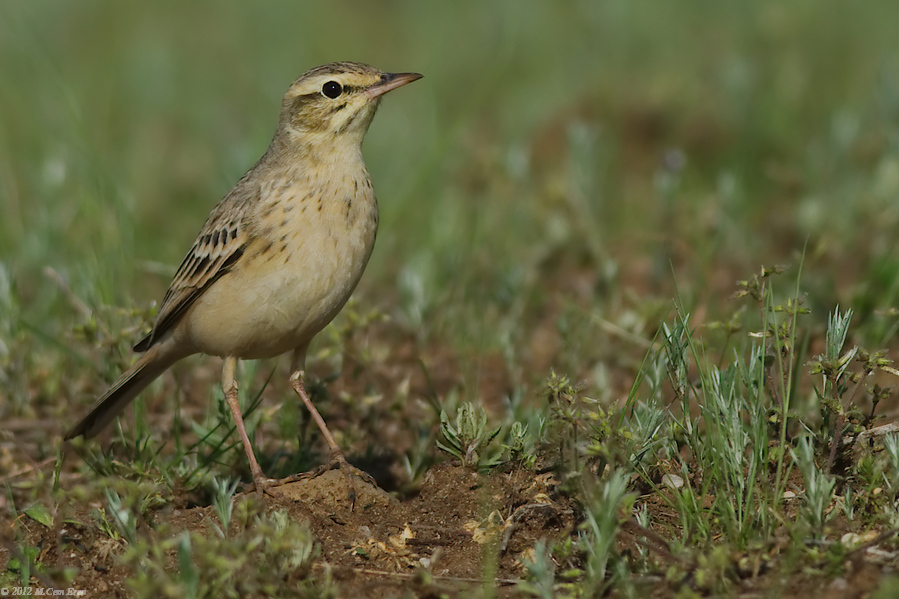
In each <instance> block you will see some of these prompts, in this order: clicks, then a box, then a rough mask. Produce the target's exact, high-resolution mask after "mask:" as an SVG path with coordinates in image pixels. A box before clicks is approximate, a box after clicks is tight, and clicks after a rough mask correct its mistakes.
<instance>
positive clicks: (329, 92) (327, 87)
mask: <svg viewBox="0 0 899 599" xmlns="http://www.w3.org/2000/svg"><path fill="white" fill-rule="evenodd" d="M322 93H323V94H324V95H325V96H327V97H329V98H331V99H332V100H333V99H334V98H336V97H337V96H339V95H340V94H342V93H343V88H342V87H340V84H339V83H337V82H336V81H328V82H327V83H325V84H324V85H323V86H322Z"/></svg>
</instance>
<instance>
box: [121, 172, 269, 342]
mask: <svg viewBox="0 0 899 599" xmlns="http://www.w3.org/2000/svg"><path fill="white" fill-rule="evenodd" d="M246 180H247V177H244V179H242V180H241V181H240V182H239V183H238V184H237V185H236V186H235V187H234V189H232V190H231V192H230V193H229V194H228V195H227V196H225V198H224V199H223V200H222V201H221V202H220V203H219V205H218V206H216V207H215V208H214V209H213V211H212V213H211V214H210V215H209V218H208V219H207V220H206V224H205V225H203V229H202V230H201V231H200V235H199V236H198V237H197V240H196V241H194V245H193V247H192V248H190V251H189V252H188V253H187V256H185V257H184V260H183V261H182V262H181V266H179V267H178V272H177V273H175V278H174V279H172V283H171V285H169V289H168V291H166V293H165V297H164V298H163V300H162V305H161V306H160V308H159V312H158V313H157V314H156V323H155V324H154V325H153V330H152V331H150V333H149V334H148V335H147V336H146V337H144V338H143V339H141V340H140V341H139V342H138V343H137V345H135V346H134V350H135V351H147V350H148V349H150V347H152V345H153V344H154V343H156V341H157V340H158V339H159V338H160V337H161V336H162V335H164V334H165V332H166V331H168V330H169V329H171V328H172V327H173V326H174V325H175V324H176V323H177V322H178V321H179V320H180V319H181V316H183V315H184V313H185V312H186V311H187V309H188V308H190V307H191V306H192V305H193V303H194V302H195V301H196V299H197V298H198V297H200V295H202V294H203V292H204V291H206V290H207V289H208V288H209V286H210V285H212V284H213V283H215V282H216V281H217V280H218V279H219V277H221V276H222V275H224V274H226V273H227V272H228V271H229V270H230V269H231V267H232V266H233V265H234V263H235V262H237V261H238V260H239V259H240V257H241V256H242V255H243V252H244V249H245V248H246V245H247V243H248V242H249V240H250V236H249V235H248V232H247V226H246V223H245V222H243V216H244V215H246V214H247V210H246V204H248V203H250V202H251V201H254V200H256V199H257V198H258V188H256V189H254V190H250V189H247V187H248V186H247V185H246Z"/></svg>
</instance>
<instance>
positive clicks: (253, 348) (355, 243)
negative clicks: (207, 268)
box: [186, 219, 377, 359]
mask: <svg viewBox="0 0 899 599" xmlns="http://www.w3.org/2000/svg"><path fill="white" fill-rule="evenodd" d="M360 220H362V219H360ZM376 226H377V221H376V220H374V219H364V220H363V221H362V222H359V223H358V226H351V227H349V228H348V229H347V230H341V231H340V232H339V233H332V232H331V231H330V230H329V229H328V228H327V227H325V228H321V227H315V229H316V231H315V232H310V231H309V230H308V227H307V228H306V229H307V230H305V231H303V233H304V234H305V237H304V238H303V239H302V240H299V239H297V240H296V242H295V243H294V242H292V240H288V241H287V243H286V246H283V244H281V243H275V244H274V245H272V246H270V247H269V248H268V249H267V250H265V251H260V249H259V248H254V247H253V246H251V247H250V248H248V253H247V254H245V255H244V256H243V257H242V258H241V259H240V260H239V261H238V262H237V264H235V268H234V269H233V270H232V271H231V272H229V273H227V274H225V275H224V276H222V278H220V279H219V280H218V281H216V282H215V283H213V285H212V286H211V287H210V288H209V289H208V290H207V291H206V292H205V293H204V294H203V295H202V296H201V297H200V298H198V299H197V302H196V304H195V306H193V307H192V309H191V311H190V312H189V313H188V314H187V315H186V317H187V319H188V335H189V336H190V338H191V341H192V342H193V344H194V345H195V346H196V347H197V349H198V350H199V351H201V352H203V353H205V354H209V355H215V356H223V357H225V356H235V357H238V358H241V359H257V358H269V357H273V356H277V355H280V354H283V353H286V352H288V351H291V350H293V349H295V348H297V347H302V346H304V345H306V344H307V343H309V341H310V340H311V339H312V337H314V336H315V335H316V334H317V333H318V332H319V331H321V330H322V329H323V328H324V327H325V326H326V325H327V324H328V323H329V322H330V321H331V320H332V319H333V318H334V317H335V316H336V315H337V313H338V312H339V311H340V309H341V308H342V307H343V306H344V304H345V303H346V301H347V300H348V299H349V297H350V295H351V294H352V292H353V289H355V287H356V284H357V283H358V282H359V279H360V278H361V276H362V272H363V270H364V269H365V266H366V264H367V263H368V258H369V256H370V255H371V250H372V248H373V246H374V240H375V232H376ZM266 245H267V244H266ZM253 252H255V255H254V253H253Z"/></svg>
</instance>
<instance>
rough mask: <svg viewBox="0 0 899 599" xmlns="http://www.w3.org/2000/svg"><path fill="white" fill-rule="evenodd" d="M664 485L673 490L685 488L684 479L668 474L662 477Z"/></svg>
mask: <svg viewBox="0 0 899 599" xmlns="http://www.w3.org/2000/svg"><path fill="white" fill-rule="evenodd" d="M662 484H663V485H665V486H666V487H671V488H672V489H680V488H681V487H683V486H684V479H683V478H681V477H680V476H678V475H677V474H666V475H665V476H663V477H662Z"/></svg>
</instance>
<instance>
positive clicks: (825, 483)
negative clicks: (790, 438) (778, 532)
mask: <svg viewBox="0 0 899 599" xmlns="http://www.w3.org/2000/svg"><path fill="white" fill-rule="evenodd" d="M790 453H791V454H792V456H793V460H794V461H795V462H796V465H797V466H799V471H800V472H801V473H802V480H803V482H804V484H805V509H804V510H803V512H802V517H803V519H804V520H805V522H806V523H807V524H808V526H809V528H810V529H811V531H812V534H813V535H814V536H815V538H822V537H823V534H824V525H825V524H826V523H827V521H828V520H829V519H830V518H831V516H833V514H834V512H833V511H830V512H828V508H829V507H830V504H831V502H832V501H833V491H834V487H835V485H836V482H835V481H834V479H833V477H832V476H829V475H828V474H827V473H826V472H822V471H821V470H820V469H819V468H818V465H817V464H816V463H815V450H814V445H813V443H812V440H811V439H810V438H809V437H803V438H801V439H800V440H799V443H798V444H797V445H796V449H795V450H794V449H790Z"/></svg>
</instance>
